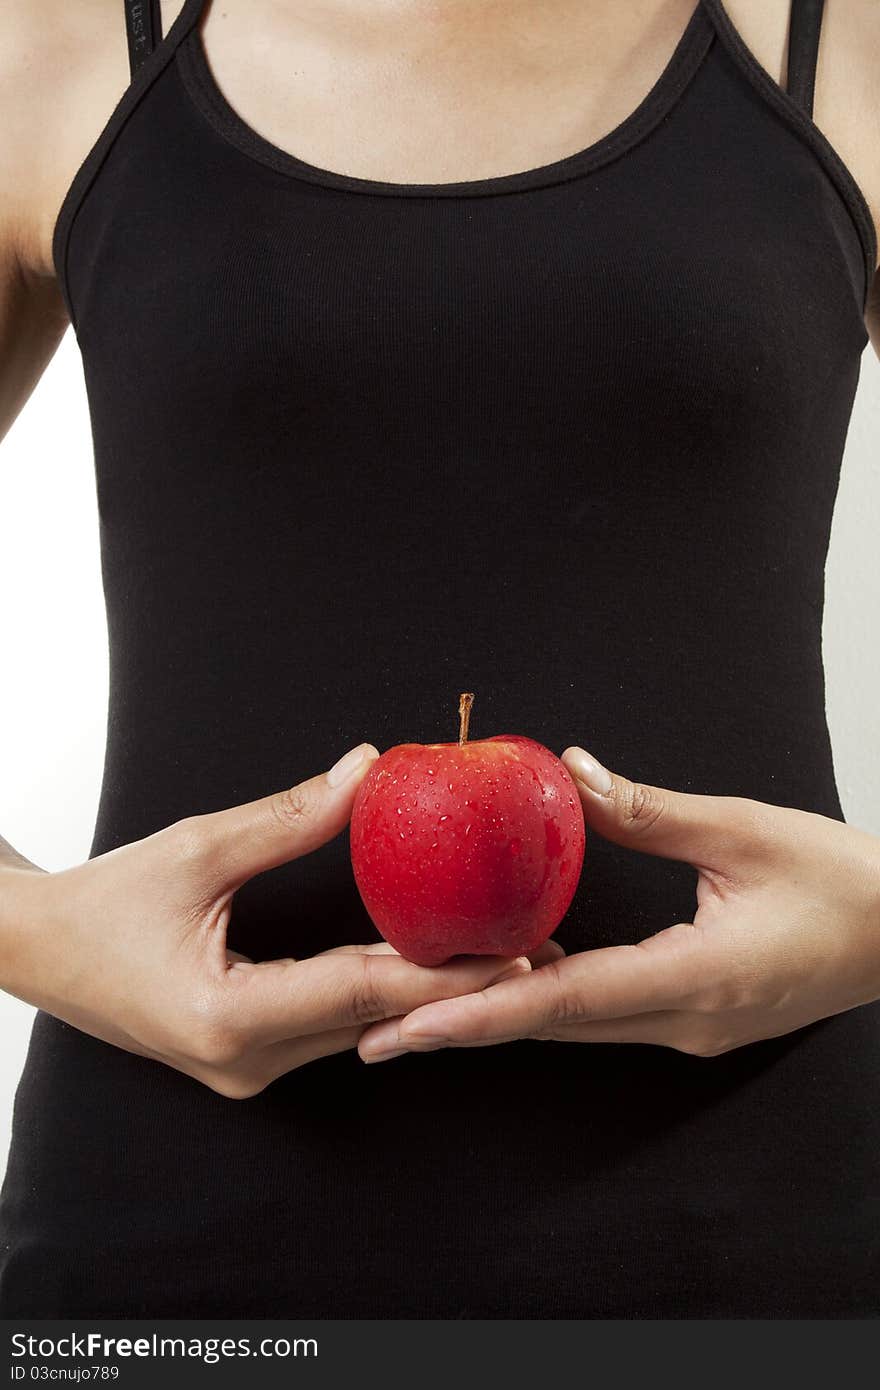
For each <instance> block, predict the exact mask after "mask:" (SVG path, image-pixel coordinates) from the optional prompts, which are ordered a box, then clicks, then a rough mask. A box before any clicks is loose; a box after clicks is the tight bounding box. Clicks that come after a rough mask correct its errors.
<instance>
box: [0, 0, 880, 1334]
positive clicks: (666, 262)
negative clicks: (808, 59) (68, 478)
mask: <svg viewBox="0 0 880 1390" xmlns="http://www.w3.org/2000/svg"><path fill="white" fill-rule="evenodd" d="M200 8H201V0H187V3H186V4H185V6H184V8H183V11H182V12H181V14H180V16H179V17H178V19H177V20H176V22H175V23H174V25H173V26H172V27H171V29H170V30H169V32H168V34H167V35H166V36H165V39H164V40H163V41H162V42H161V43H160V44H159V45H158V46H157V47H156V49H155V50H154V52H153V53H151V54H150V55H149V56H148V57H147V58H146V59H145V61H144V62H143V64H142V65H141V66H140V67H139V68H138V70H137V72H136V74H135V76H134V78H133V81H132V85H131V87H130V88H129V90H128V91H127V92H126V93H125V95H124V97H123V98H122V99H121V101H120V103H119V105H118V107H117V108H116V110H115V111H114V113H113V114H112V116H111V118H110V120H109V121H108V124H107V127H106V128H105V130H104V131H103V132H102V134H101V136H100V137H99V139H98V141H97V143H96V146H95V148H94V149H93V150H92V151H91V153H90V155H89V157H88V158H87V159H86V161H85V162H84V164H83V166H82V168H81V169H80V170H79V172H78V174H77V176H76V178H75V180H74V182H73V184H72V186H71V189H70V191H69V193H68V196H67V199H66V201H65V204H64V207H63V209H62V211H61V214H60V216H59V219H58V223H57V227H56V235H55V246H54V250H55V259H56V266H57V270H58V274H59V278H60V280H61V283H62V286H63V288H64V293H65V297H66V300H67V303H68V307H69V309H70V313H71V317H72V320H73V323H74V326H75V331H76V335H77V340H78V342H79V346H80V349H81V352H82V359H83V366H84V370H85V378H86V384H87V387H88V394H89V402H90V406H91V412H92V422H93V432H94V446H95V463H96V476H97V488H98V499H99V505H100V521H101V544H102V556H103V572H104V583H105V592H106V600H107V611H108V622H109V635H110V644H111V671H110V713H109V731H108V744H107V754H106V766H105V773H104V782H103V790H102V795H101V801H100V809H99V814H98V819H97V825H96V828H95V835H94V842H93V845H92V851H91V852H92V854H93V855H97V854H100V853H102V852H104V851H106V850H109V849H112V848H113V847H114V846H117V845H121V844H123V843H125V842H126V841H129V840H132V839H135V838H137V837H140V836H144V835H147V834H149V833H151V832H152V831H154V830H156V829H158V828H159V827H161V826H164V825H166V824H168V823H169V822H171V821H173V820H175V819H177V818H178V817H180V816H184V815H186V814H188V813H192V812H201V811H210V810H212V809H217V808H220V807H223V806H227V805H231V804H234V803H238V802H241V801H244V800H247V799H249V798H252V797H256V796H260V795H263V794H265V793H267V792H269V791H271V790H273V789H275V788H277V787H278V786H282V785H285V784H286V783H288V782H293V781H296V780H298V779H300V778H304V777H307V776H309V775H311V774H313V773H314V772H316V771H318V770H320V769H321V768H323V767H325V766H326V765H328V764H329V763H330V762H331V761H332V760H333V759H334V758H335V757H336V756H337V755H338V754H339V753H340V752H342V751H343V750H344V749H346V748H348V747H349V746H350V745H352V744H354V743H357V742H358V741H359V740H361V739H371V740H372V741H374V742H375V743H376V744H377V745H378V746H379V747H380V748H386V747H388V746H389V745H390V744H392V743H399V742H403V741H406V740H417V741H438V740H448V739H451V738H454V737H455V718H456V709H457V698H458V694H459V691H461V690H464V689H469V690H474V691H475V692H476V695H477V700H476V705H475V710H474V722H473V724H472V736H474V737H480V736H484V735H489V734H497V733H504V732H513V733H523V734H528V735H530V736H532V737H534V738H537V739H539V740H541V741H542V742H544V743H546V744H548V745H549V746H550V747H551V748H553V749H555V750H556V751H557V752H561V751H562V749H563V748H564V747H565V746H566V745H567V744H569V743H571V742H579V743H582V744H583V745H584V746H586V747H587V748H589V749H592V750H594V751H595V753H596V754H597V755H598V756H599V757H600V758H601V759H603V760H605V761H607V762H608V763H609V764H610V765H611V766H613V767H615V768H618V769H620V770H622V771H625V772H626V774H627V775H629V776H632V777H635V778H641V779H644V780H647V781H650V782H653V783H659V784H661V785H666V786H669V787H674V788H679V789H683V790H691V791H697V792H705V793H710V794H712V793H718V794H735V795H743V796H748V797H756V798H758V799H759V800H762V801H770V802H776V803H780V804H785V805H789V806H797V807H802V808H805V809H809V810H813V811H816V812H819V813H821V814H823V815H826V816H830V817H832V818H836V819H842V818H843V813H842V810H841V805H840V801H839V799H838V794H837V789H836V786H835V779H834V771H833V766H832V757H831V748H830V743H829V737H828V730H827V726H826V718H825V700H824V678H823V668H822V656H821V628H822V607H823V570H824V563H825V556H826V549H827V544H828V537H829V528H830V524H831V516H832V507H833V503H834V498H835V492H836V489H837V485H838V477H839V468H840V461H841V455H842V451H843V446H844V440H845V435H846V431H847V425H848V421H849V418H850V411H851V407H852V402H853V396H854V392H855V389H856V384H857V380H858V374H859V365H860V356H861V353H862V350H863V348H864V347H865V345H866V343H867V341H868V338H867V332H866V329H865V325H864V319H863V313H864V307H865V298H866V291H867V285H868V279H869V276H870V274H871V273H872V272H873V268H874V265H875V261H876V252H877V241H876V234H875V229H874V227H873V224H872V222H871V217H870V213H869V211H868V208H867V205H866V203H865V200H864V198H863V196H862V194H861V192H860V190H859V188H858V186H857V185H856V183H855V181H854V179H853V177H852V175H851V174H850V172H849V171H848V169H847V168H846V167H845V166H844V165H843V164H842V162H841V160H840V159H839V158H838V156H837V155H836V154H835V152H834V150H833V149H832V148H831V146H830V144H829V143H828V141H827V140H826V138H825V137H824V136H823V134H822V133H821V131H820V130H819V128H818V127H817V126H816V125H815V124H814V123H813V121H812V120H811V117H810V115H809V112H808V111H807V110H805V109H804V107H803V106H801V105H799V104H798V103H797V102H796V101H795V100H794V99H793V98H792V96H791V95H790V94H789V93H787V92H784V91H782V90H781V89H780V88H779V87H778V86H777V85H776V84H775V83H774V82H773V81H772V79H771V78H770V77H769V76H768V74H767V73H766V72H765V71H764V69H763V68H761V67H760V65H759V64H758V63H757V61H756V60H755V59H754V58H753V57H752V56H751V54H750V53H749V52H748V50H747V49H746V48H745V46H744V44H743V43H742V41H741V40H740V38H739V36H738V35H737V33H736V31H735V30H734V29H733V27H732V25H731V23H730V21H729V19H728V17H727V15H726V12H725V11H724V10H723V8H722V7H721V5H720V4H719V3H718V2H717V0H704V2H703V3H701V4H699V5H697V7H696V8H695V10H694V12H693V17H692V18H691V20H690V22H689V24H688V25H687V28H686V31H685V32H684V34H683V36H682V38H681V41H680V43H679V45H678V47H677V49H676V51H675V54H674V56H673V57H672V59H671V61H670V62H669V64H668V66H667V67H666V69H665V70H664V72H663V73H662V75H661V76H660V77H659V78H658V80H657V82H656V85H655V86H654V87H653V89H652V90H651V92H650V93H649V95H648V96H647V97H646V98H645V99H644V101H643V102H642V103H641V104H640V105H639V107H638V109H637V110H636V111H635V112H634V113H633V114H632V115H631V116H630V117H629V118H628V119H627V120H625V121H623V122H622V124H621V125H620V126H619V127H618V128H617V129H615V130H614V131H612V132H611V133H609V134H608V135H606V136H605V137H603V138H602V139H600V140H599V141H597V142H596V143H595V144H594V145H592V146H591V147H590V148H589V149H587V150H584V151H583V152H581V153H579V154H576V155H574V156H572V157H570V158H566V159H561V160H559V161H557V162H555V163H552V164H549V165H546V166H544V167H542V168H539V169H533V170H530V171H528V172H521V173H512V174H510V175H507V176H504V177H498V178H488V179H478V180H474V181H471V182H467V183H458V184H444V185H439V186H438V185H403V186H401V185H396V184H392V183H383V182H377V181H371V180H367V179H361V178H356V177H352V176H348V175H343V174H339V173H331V172H329V171H326V170H322V169H318V168H316V167H314V166H312V165H309V164H307V163H304V162H303V161H301V160H298V159H297V158H295V157H294V156H293V155H291V154H288V153H285V152H283V151H280V150H278V149H276V148H275V147H274V146H272V145H271V144H270V143H269V142H267V141H266V140H264V139H263V138H261V137H260V136H258V135H257V134H255V133H254V132H253V131H252V130H250V129H249V127H248V126H247V125H246V124H245V123H244V122H243V121H242V119H241V118H239V117H238V116H237V115H236V114H235V113H234V112H233V110H232V109H231V107H230V106H229V105H228V104H227V103H226V102H225V101H224V98H223V97H222V95H221V94H220V93H219V91H218V89H217V87H216V84H215V83H214V82H213V79H212V76H211V73H210V70H209V68H208V65H207V60H206V57H205V55H204V52H203V49H202V47H201V46H200V33H199V29H198V27H197V25H198V19H199V14H200ZM694 883H695V875H694V873H693V871H692V870H691V869H690V868H689V867H687V866H684V865H680V864H675V863H670V862H668V861H663V860H660V859H654V858H650V857H647V856H639V855H636V854H634V853H630V852H627V851H625V850H622V849H619V848H617V847H615V846H612V845H609V844H607V843H604V842H602V841H600V840H599V838H598V837H597V836H592V837H590V838H589V839H588V845H587V856H586V862H585V868H584V874H583V879H582V882H581V885H580V888H579V890H578V892H577V894H576V897H575V899H574V901H573V903H572V906H571V910H570V911H569V913H568V916H567V918H566V919H565V921H564V923H563V925H562V927H561V928H560V930H559V932H558V937H559V939H560V940H561V941H562V943H563V944H564V946H565V947H566V948H567V950H568V951H570V952H571V951H577V950H580V949H585V948H588V947H591V946H596V945H600V944H605V943H614V942H629V941H636V940H638V939H639V938H641V937H643V936H644V935H646V934H648V933H649V932H651V931H654V930H657V929H660V928H662V927H664V926H668V925H669V924H670V923H672V922H674V921H676V920H681V919H687V918H689V917H691V916H692V913H693V908H694ZM106 925H107V930H108V931H112V930H113V924H112V922H108V923H107V924H106ZM833 926H834V924H833V922H830V923H829V930H833ZM374 936H375V933H374V931H373V929H372V927H371V924H370V922H369V920H368V919H367V917H366V915H365V912H364V910H363V908H362V906H361V903H360V900H359V898H358V895H357V891H356V888H355V885H354V881H353V878H352V875H351V870H350V864H349V860H348V838H347V834H343V835H341V836H340V837H339V838H338V839H337V840H336V841H334V842H333V843H332V844H330V845H328V846H326V847H325V848H324V849H322V850H320V851H319V852H318V853H316V854H314V855H312V856H309V857H308V858H306V859H303V860H298V861H297V862H296V863H294V864H292V865H290V866H287V867H285V868H282V869H278V870H274V871H272V872H271V873H269V874H266V875H263V876H262V877H260V878H259V879H256V880H254V881H252V882H251V883H250V884H248V885H247V886H246V888H245V889H243V890H242V891H241V893H240V894H239V896H238V898H237V901H236V907H235V913H234V919H233V926H232V944H233V945H234V946H237V947H239V948H240V949H244V950H246V951H247V952H248V953H250V954H252V955H254V956H257V957H266V956H269V955H273V954H282V955H288V954H298V955H302V954H305V953H307V952H310V951H315V950H318V949H321V948H324V947H327V946H330V945H333V944H336V943H341V942H350V941H364V940H372V939H374ZM878 1073H880V1011H878V1008H876V1007H867V1008H863V1009H858V1010H855V1011H853V1012H850V1013H848V1014H845V1015H842V1016H839V1017H837V1018H833V1019H831V1020H828V1021H826V1022H823V1023H821V1024H819V1025H816V1026H814V1027H811V1028H808V1029H804V1030H802V1031H799V1032H798V1033H796V1034H792V1035H790V1036H788V1037H784V1038H780V1039H777V1040H774V1041H770V1042H766V1043H761V1044H759V1045H755V1046H751V1047H747V1048H743V1049H740V1050H738V1051H736V1052H732V1053H729V1054H727V1055H725V1056H722V1057H719V1058H716V1059H714V1060H701V1059H696V1058H690V1057H687V1056H685V1055H683V1054H678V1053H675V1052H673V1051H671V1050H665V1049H660V1048H656V1049H655V1048H647V1047H636V1046H611V1045H607V1046H576V1045H567V1044H561V1043H558V1044H557V1043H546V1042H545V1043H538V1042H519V1043H513V1044H509V1045H505V1046H501V1047H495V1048H483V1049H474V1050H469V1051H467V1050H457V1051H456V1050H450V1051H441V1052H438V1053H434V1054H430V1055H426V1056H407V1057H403V1058H401V1059H399V1060H396V1061H393V1062H390V1063H387V1064H382V1065H377V1066H373V1067H365V1066H364V1065H363V1064H362V1063H361V1062H360V1061H359V1059H358V1058H357V1056H356V1055H354V1054H346V1055H342V1056H339V1057H333V1058H328V1059H326V1060H325V1061H322V1062H318V1063H316V1064H314V1065H312V1066H310V1067H307V1068H304V1069H302V1070H300V1071H297V1072H294V1073H291V1074H290V1075H288V1076H287V1077H285V1078H282V1079H281V1080H280V1081H278V1082H277V1083H275V1084H274V1085H272V1086H271V1087H270V1088H269V1089H268V1090H266V1091H265V1092H264V1093H262V1094H261V1095H260V1096H258V1097H256V1098H254V1099H252V1100H250V1101H246V1102H241V1103H233V1102H230V1101H227V1100H224V1099H222V1098H221V1097H219V1096H217V1095H215V1094H214V1093H212V1092H211V1091H209V1090H208V1089H206V1088H205V1087H203V1086H201V1085H199V1083H198V1082H196V1081H194V1080H190V1079H189V1078H187V1077H185V1076H183V1075H180V1074H178V1073H176V1072H174V1071H172V1070H170V1069H167V1068H165V1067H163V1066H161V1065H159V1064H155V1063H153V1062H150V1061H147V1060H144V1059H142V1058H139V1057H135V1056H132V1055H129V1054H128V1053H125V1052H123V1051H120V1050H117V1049H115V1048H113V1047H111V1046H109V1045H106V1044H104V1043H102V1042H98V1041H96V1040H95V1039H94V1038H91V1037H89V1036H86V1035H85V1034H83V1033H81V1032H79V1031H77V1030H76V1029H74V1028H71V1027H68V1026H66V1025H64V1024H63V1023H60V1022H58V1021H56V1020H55V1019H53V1018H51V1017H49V1016H47V1015H46V1014H43V1013H41V1014H39V1015H38V1016H37V1019H36V1023H35V1026H34V1031H33V1038H32V1043H31V1047H30V1052H29V1055H28V1059H27V1064H26V1067H25V1071H24V1075H23V1077H22V1081H21V1085H20V1087H19V1091H18V1099H17V1104H16V1111H15V1122H14V1136H13V1142H12V1151H11V1156H10V1163H9V1170H8V1174H7V1178H6V1182H5V1186H4V1189H3V1196H2V1213H0V1214H2V1240H3V1258H2V1276H0V1311H2V1312H3V1313H4V1314H5V1315H6V1316H13V1315H15V1316H19V1315H25V1314H30V1315H43V1316H57V1315H69V1316H87V1315H104V1316H130V1315H135V1316H136V1315H143V1316H151V1315H159V1314H164V1315H171V1316H174V1315H178V1316H185V1315H195V1314H206V1315H221V1316H226V1315H237V1314H238V1315H247V1314H256V1315H261V1314H262V1315H304V1316H318V1317H321V1316H343V1317H355V1318H358V1317H373V1316H379V1317H406V1318H412V1317H419V1318H421V1317H446V1318H460V1317H461V1318H476V1317H515V1318H521V1317H562V1318H577V1317H638V1318H649V1317H660V1318H678V1317H684V1316H690V1317H709V1316H733V1317H739V1316H758V1317H774V1318H775V1317H795V1316H800V1317H831V1318H836V1317H853V1316H874V1315H876V1314H877V1313H878V1311H880V1295H878V1276H880V1240H878V1234H880V1107H878V1105H877V1077H878Z"/></svg>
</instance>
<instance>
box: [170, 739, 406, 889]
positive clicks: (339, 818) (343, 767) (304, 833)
mask: <svg viewBox="0 0 880 1390" xmlns="http://www.w3.org/2000/svg"><path fill="white" fill-rule="evenodd" d="M378 756H379V752H378V749H376V748H374V747H373V745H372V744H371V743H362V744H359V745H358V748H356V749H354V748H353V749H352V750H351V751H350V752H349V753H347V754H346V755H345V757H344V758H342V759H340V760H339V763H337V764H336V765H335V767H334V768H331V769H330V771H329V772H322V773H319V774H318V775H317V776H315V777H310V778H308V779H307V780H306V781H304V782H300V783H298V784H297V785H296V786H294V787H286V788H284V789H283V790H281V791H276V792H273V793H272V794H271V795H270V796H264V797H260V798H259V799H258V800H257V801H247V802H244V803H243V804H242V805H240V806H232V807H229V808H228V809H226V810H223V811H210V812H206V813H205V814H203V815H197V816H190V817H188V818H187V819H186V820H185V821H180V822H178V823H177V825H176V826H174V827H172V829H173V830H174V831H176V832H177V833H178V834H180V835H181V836H182V837H184V838H188V840H189V842H190V845H191V849H192V850H193V851H194V852H195V854H197V855H198V857H199V859H200V860H201V861H203V862H207V863H208V864H209V865H210V866H211V869H212V883H213V884H214V885H216V887H217V888H218V889H226V890H234V889H236V888H239V887H240V886H241V885H242V884H243V883H244V882H246V880H247V879H249V878H252V877H253V875H254V874H258V873H262V872H263V871H264V870H265V869H271V868H275V867H277V866H278V865H280V864H286V863H287V862H288V861H289V860H291V859H298V858H299V857H300V856H301V855H303V854H310V853H311V852H312V851H313V850H316V849H318V848H319V847H320V846H321V845H323V844H326V842H327V841H328V840H332V839H333V838H334V837H335V836H336V835H338V834H339V833H340V831H341V830H343V829H344V827H345V826H346V825H347V823H348V821H349V819H350V817H351V808H352V805H353V802H354V797H355V794H356V792H357V789H358V787H359V785H360V783H361V781H362V780H363V778H364V776H365V775H366V774H367V772H368V771H369V769H370V767H371V766H372V764H373V763H374V762H375V760H376V759H377V758H378ZM348 759H351V762H348V761H347V760H348ZM340 776H341V777H342V780H341V781H338V780H336V779H337V778H338V777H340Z"/></svg>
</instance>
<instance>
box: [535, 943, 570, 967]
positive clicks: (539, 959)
mask: <svg viewBox="0 0 880 1390" xmlns="http://www.w3.org/2000/svg"><path fill="white" fill-rule="evenodd" d="M526 955H527V956H528V958H529V960H530V961H531V963H532V968H533V969H534V970H537V969H538V967H539V966H541V965H549V964H550V962H551V961H554V960H562V958H563V957H564V955H565V951H564V949H563V948H562V946H560V944H559V942H558V941H554V940H553V939H552V938H551V939H550V940H549V941H545V942H544V943H543V944H542V945H541V946H539V947H538V948H537V950H536V951H527V952H526Z"/></svg>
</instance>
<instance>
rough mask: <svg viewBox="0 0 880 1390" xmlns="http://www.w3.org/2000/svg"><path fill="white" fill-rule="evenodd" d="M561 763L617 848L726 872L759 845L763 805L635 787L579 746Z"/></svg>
mask: <svg viewBox="0 0 880 1390" xmlns="http://www.w3.org/2000/svg"><path fill="white" fill-rule="evenodd" d="M562 761H563V763H564V764H565V766H566V767H567V769H568V771H569V772H570V773H571V775H572V777H573V778H574V783H575V786H576V787H577V789H578V792H579V794H580V798H581V804H582V805H583V808H584V819H585V820H586V822H587V824H588V825H590V826H592V827H593V829H595V830H597V831H598V832H599V834H600V835H602V836H603V837H604V838H605V839H606V840H611V841H612V842H613V843H614V844H618V845H626V846H627V847H629V848H630V849H638V850H642V851H643V852H644V853H645V854H657V855H660V856H661V857H663V858H666V859H680V860H683V861H684V862H685V863H688V864H693V865H695V866H705V867H707V868H723V866H724V865H726V864H729V863H730V861H731V858H732V857H733V856H735V855H736V854H737V853H738V852H741V851H744V850H745V849H746V848H747V847H748V846H750V845H751V846H754V844H755V842H756V835H757V827H756V820H755V812H756V811H757V810H759V809H760V803H758V802H754V801H749V800H748V799H746V798H745V797H738V796H699V795H696V794H694V793H691V792H677V791H670V790H669V788H668V787H655V786H652V785H651V784H650V783H646V782H631V781H629V779H628V778H626V777H622V776H621V775H620V774H619V773H616V772H609V770H608V769H607V768H605V767H603V766H602V764H601V763H599V762H597V760H596V759H595V758H594V757H593V756H592V755H591V754H590V753H587V752H585V750H584V749H583V748H578V747H577V746H575V745H573V746H572V747H570V748H566V750H565V752H564V753H563V754H562Z"/></svg>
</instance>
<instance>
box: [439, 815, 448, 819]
mask: <svg viewBox="0 0 880 1390" xmlns="http://www.w3.org/2000/svg"><path fill="white" fill-rule="evenodd" d="M440 819H441V820H449V817H448V816H441V817H440Z"/></svg>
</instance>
